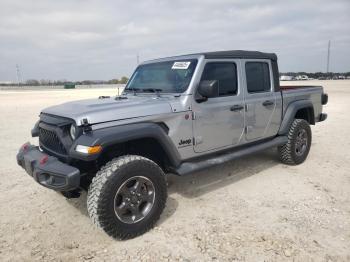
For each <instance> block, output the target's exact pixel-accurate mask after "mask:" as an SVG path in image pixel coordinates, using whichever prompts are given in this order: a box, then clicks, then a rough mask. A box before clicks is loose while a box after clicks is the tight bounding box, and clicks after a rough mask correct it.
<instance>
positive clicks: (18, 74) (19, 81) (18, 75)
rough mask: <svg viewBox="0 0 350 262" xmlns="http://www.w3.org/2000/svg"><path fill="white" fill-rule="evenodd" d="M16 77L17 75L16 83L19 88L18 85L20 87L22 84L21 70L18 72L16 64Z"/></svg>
mask: <svg viewBox="0 0 350 262" xmlns="http://www.w3.org/2000/svg"><path fill="white" fill-rule="evenodd" d="M16 75H17V83H18V86H20V85H21V82H22V77H21V70H20V68H19V65H18V64H16Z"/></svg>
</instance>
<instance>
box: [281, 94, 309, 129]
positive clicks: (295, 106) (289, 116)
mask: <svg viewBox="0 0 350 262" xmlns="http://www.w3.org/2000/svg"><path fill="white" fill-rule="evenodd" d="M303 108H311V109H312V113H313V112H314V106H313V104H312V102H311V101H310V100H299V101H295V102H292V103H290V104H289V105H288V107H287V110H286V113H285V114H284V116H283V119H282V123H281V126H280V129H279V131H278V134H279V135H285V134H287V133H288V131H289V128H290V126H291V125H292V123H293V121H294V118H295V115H296V113H297V112H298V110H300V109H303ZM312 117H314V115H313V116H312Z"/></svg>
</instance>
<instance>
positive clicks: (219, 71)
mask: <svg viewBox="0 0 350 262" xmlns="http://www.w3.org/2000/svg"><path fill="white" fill-rule="evenodd" d="M239 65H240V61H239V60H224V61H222V60H221V61H209V62H207V63H206V64H205V66H204V70H203V72H202V76H201V81H208V80H216V81H217V82H218V88H219V92H218V94H217V95H216V96H214V97H210V98H208V99H207V101H204V102H197V101H195V102H194V104H193V111H194V116H195V117H194V121H193V132H194V140H195V145H194V151H195V152H197V153H202V152H206V151H210V150H215V149H219V148H225V147H231V146H233V145H237V144H239V143H240V141H241V139H242V137H243V134H244V97H243V95H244V94H243V92H242V90H241V83H240V78H239V77H238V75H240V74H241V72H240V70H241V68H240V66H239Z"/></svg>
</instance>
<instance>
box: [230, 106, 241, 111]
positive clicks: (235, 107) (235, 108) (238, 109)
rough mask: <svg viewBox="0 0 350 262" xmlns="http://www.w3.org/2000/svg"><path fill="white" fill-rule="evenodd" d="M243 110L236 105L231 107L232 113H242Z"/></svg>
mask: <svg viewBox="0 0 350 262" xmlns="http://www.w3.org/2000/svg"><path fill="white" fill-rule="evenodd" d="M242 109H243V106H242V105H234V106H231V108H230V111H233V112H237V111H241V110H242Z"/></svg>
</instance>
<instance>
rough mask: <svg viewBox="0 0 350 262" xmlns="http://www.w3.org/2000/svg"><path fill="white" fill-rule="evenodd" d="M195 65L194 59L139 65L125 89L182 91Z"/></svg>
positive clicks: (137, 90)
mask: <svg viewBox="0 0 350 262" xmlns="http://www.w3.org/2000/svg"><path fill="white" fill-rule="evenodd" d="M196 65H197V60H195V59H187V60H181V61H180V60H179V61H166V62H158V63H151V64H145V65H140V66H139V67H137V68H136V70H135V72H134V74H133V75H132V77H131V79H130V81H129V82H128V85H127V86H126V88H125V91H133V92H164V93H182V92H184V91H185V90H186V89H187V87H188V85H189V84H190V82H191V79H192V76H193V73H194V70H195V69H196Z"/></svg>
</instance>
